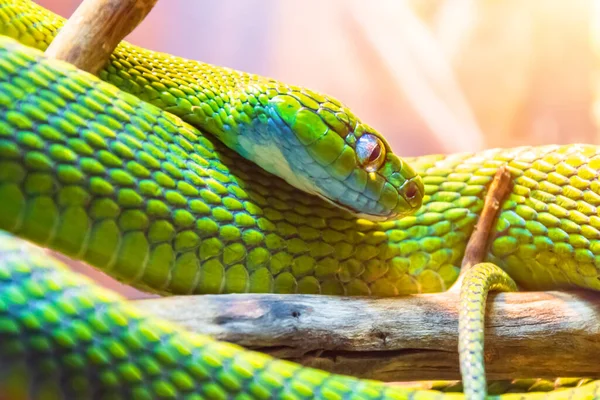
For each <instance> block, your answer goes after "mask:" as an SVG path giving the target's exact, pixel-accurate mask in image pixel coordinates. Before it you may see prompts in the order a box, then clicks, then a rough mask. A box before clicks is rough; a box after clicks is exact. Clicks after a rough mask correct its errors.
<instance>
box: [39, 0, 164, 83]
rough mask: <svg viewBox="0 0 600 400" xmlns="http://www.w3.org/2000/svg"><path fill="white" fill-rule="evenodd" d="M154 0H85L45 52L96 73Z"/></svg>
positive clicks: (154, 2) (143, 15) (148, 10)
mask: <svg viewBox="0 0 600 400" xmlns="http://www.w3.org/2000/svg"><path fill="white" fill-rule="evenodd" d="M157 1H158V0H85V1H84V2H83V3H81V5H80V6H79V7H78V8H77V10H75V12H74V13H73V15H72V16H71V18H69V20H68V21H67V23H66V24H65V26H63V28H62V29H61V30H60V32H59V33H58V35H57V36H56V38H54V40H53V41H52V43H50V46H49V47H48V49H47V50H46V55H47V56H49V57H52V58H56V59H58V60H63V61H66V62H69V63H71V64H73V65H75V66H76V67H77V68H79V69H82V70H84V71H87V72H90V73H92V74H96V73H98V71H100V70H101V69H102V67H104V65H105V64H106V62H107V61H108V58H109V57H110V55H111V54H112V52H113V51H114V49H115V48H116V47H117V45H118V44H119V42H120V41H121V40H122V39H123V38H124V37H125V36H127V35H128V34H129V33H130V32H131V31H133V29H134V28H135V27H136V26H137V25H138V24H139V23H140V22H142V20H143V19H144V18H145V17H146V15H148V13H149V12H150V10H151V9H152V7H154V5H155V4H156V2H157Z"/></svg>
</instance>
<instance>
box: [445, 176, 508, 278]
mask: <svg viewBox="0 0 600 400" xmlns="http://www.w3.org/2000/svg"><path fill="white" fill-rule="evenodd" d="M511 188H512V176H511V174H510V171H509V170H508V168H507V167H505V166H503V167H500V168H498V171H497V172H496V174H495V175H494V180H493V181H492V183H491V185H490V187H489V190H488V192H487V195H486V196H485V201H484V204H483V210H482V211H481V215H480V217H479V221H477V225H476V226H475V230H474V231H473V233H472V234H471V237H470V238H469V242H468V243H467V247H466V249H465V255H464V256H463V260H462V267H461V275H462V274H464V272H465V271H466V270H468V269H469V268H470V267H472V266H473V265H475V264H478V263H480V262H483V261H484V259H485V256H486V254H487V250H488V246H489V242H490V241H489V238H490V233H491V231H492V227H493V225H494V222H495V221H496V219H497V218H498V211H499V210H500V206H501V205H502V202H503V201H504V198H505V197H506V196H507V195H508V193H510V189H511ZM457 286H459V285H454V287H457Z"/></svg>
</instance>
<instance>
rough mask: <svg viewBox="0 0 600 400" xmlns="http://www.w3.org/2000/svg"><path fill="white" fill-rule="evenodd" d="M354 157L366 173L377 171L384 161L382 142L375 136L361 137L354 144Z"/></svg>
mask: <svg viewBox="0 0 600 400" xmlns="http://www.w3.org/2000/svg"><path fill="white" fill-rule="evenodd" d="M356 157H357V158H358V162H359V163H360V165H362V166H363V167H364V168H365V170H366V171H368V172H373V171H377V170H378V169H379V167H381V164H383V161H384V160H385V147H384V145H383V142H382V141H381V140H380V139H379V138H378V137H377V136H375V135H371V134H368V133H367V134H364V135H362V136H361V137H360V139H358V141H357V142H356Z"/></svg>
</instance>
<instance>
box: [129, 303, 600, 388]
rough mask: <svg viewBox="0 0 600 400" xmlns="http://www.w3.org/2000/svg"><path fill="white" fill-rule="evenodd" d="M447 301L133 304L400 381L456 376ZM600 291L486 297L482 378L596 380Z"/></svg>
mask: <svg viewBox="0 0 600 400" xmlns="http://www.w3.org/2000/svg"><path fill="white" fill-rule="evenodd" d="M457 302H458V297H457V296H456V295H454V294H449V293H440V294H428V295H414V296H409V297H404V298H401V299H393V298H390V299H384V298H380V299H373V298H348V297H338V296H310V295H268V294H260V295H259V294H256V295H255V294H249V295H218V296H214V295H209V296H184V297H170V298H162V299H150V300H139V301H137V302H136V304H137V306H139V307H141V308H142V309H144V310H145V311H148V312H151V313H153V314H155V315H158V316H160V317H162V318H166V319H169V320H171V321H174V322H176V323H178V324H180V325H183V326H185V327H187V328H188V329H190V330H192V331H195V332H199V333H204V334H208V335H211V336H213V337H215V338H217V339H220V340H225V341H229V342H233V343H237V344H240V345H242V346H245V347H247V348H250V349H254V350H258V351H262V352H266V353H270V354H272V355H274V356H276V357H280V358H286V359H290V360H294V361H297V362H300V363H302V364H304V365H308V366H312V367H316V368H321V369H325V370H328V371H332V372H337V373H342V374H348V375H354V376H359V377H363V378H372V379H380V380H383V381H406V380H425V379H459V370H458V354H457V334H458V321H457V312H456V310H457ZM599 320H600V294H597V293H588V292H583V291H581V292H529V293H502V294H497V295H493V296H491V297H490V302H489V305H488V318H487V322H486V336H485V343H486V349H485V351H486V359H487V365H486V367H487V372H488V378H490V379H509V378H515V377H556V376H591V375H600V367H599V366H598V362H597V360H598V359H600V324H598V323H597V321H599Z"/></svg>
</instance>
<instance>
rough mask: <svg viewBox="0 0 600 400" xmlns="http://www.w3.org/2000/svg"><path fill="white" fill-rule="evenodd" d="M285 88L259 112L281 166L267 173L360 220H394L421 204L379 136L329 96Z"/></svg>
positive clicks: (415, 186) (416, 184)
mask: <svg viewBox="0 0 600 400" xmlns="http://www.w3.org/2000/svg"><path fill="white" fill-rule="evenodd" d="M285 89H286V90H287V91H285V92H284V90H283V89H281V90H279V94H278V95H276V96H273V97H271V98H270V100H269V103H268V105H267V107H266V108H265V109H266V110H267V111H266V114H267V115H268V121H269V122H268V123H269V124H270V126H271V127H278V129H274V130H275V131H277V135H276V136H277V138H275V139H274V141H278V140H279V141H281V140H283V142H284V143H283V145H282V147H281V148H283V149H284V151H283V153H282V155H283V158H284V159H285V164H286V165H285V166H282V165H281V164H283V163H278V164H277V165H272V166H271V168H270V169H271V171H270V172H273V170H275V172H274V173H276V174H277V175H279V176H281V177H283V178H284V179H285V180H286V181H288V182H289V183H291V184H292V185H294V186H296V187H298V188H301V189H303V190H305V191H308V192H311V193H313V194H315V195H317V196H319V197H321V198H323V199H325V200H326V201H328V202H330V203H333V204H335V205H337V206H339V207H341V208H343V209H345V210H347V211H349V212H351V213H353V214H355V215H356V216H358V217H361V218H366V219H370V220H386V219H390V218H397V217H402V216H406V215H409V214H411V213H413V212H415V211H416V210H417V209H418V208H419V207H420V206H421V204H422V200H423V193H424V186H423V182H422V180H421V178H420V177H419V176H418V175H417V174H416V173H415V171H414V169H413V168H411V167H410V165H408V163H406V162H405V161H404V160H402V159H401V158H400V157H398V156H397V155H395V154H394V153H393V152H392V150H391V148H390V146H389V144H388V143H387V141H386V140H385V139H384V138H383V136H382V135H381V134H379V133H378V132H377V131H376V130H374V129H372V128H371V127H369V126H368V125H366V124H363V123H362V122H361V121H360V120H359V119H358V118H357V117H355V116H354V114H352V112H351V111H350V110H349V109H348V108H347V107H345V106H344V105H342V103H340V102H339V101H337V100H335V99H333V98H331V97H327V96H324V95H321V94H318V93H315V92H312V91H309V90H307V89H303V88H302V89H301V88H295V87H285ZM271 130H273V129H271ZM282 138H286V139H282ZM275 158H276V157H275ZM273 159H274V158H273V157H272V152H271V161H272V160H273ZM267 164H268V163H267ZM267 169H269V168H267Z"/></svg>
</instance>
